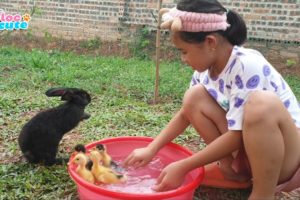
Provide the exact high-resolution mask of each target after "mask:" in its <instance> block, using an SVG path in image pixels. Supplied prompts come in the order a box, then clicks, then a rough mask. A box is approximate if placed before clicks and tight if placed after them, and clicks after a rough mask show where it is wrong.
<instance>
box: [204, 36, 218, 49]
mask: <svg viewBox="0 0 300 200" xmlns="http://www.w3.org/2000/svg"><path fill="white" fill-rule="evenodd" d="M205 43H206V45H207V46H208V48H209V50H211V51H215V50H216V49H217V44H218V40H217V38H216V36H215V35H208V36H206V38H205Z"/></svg>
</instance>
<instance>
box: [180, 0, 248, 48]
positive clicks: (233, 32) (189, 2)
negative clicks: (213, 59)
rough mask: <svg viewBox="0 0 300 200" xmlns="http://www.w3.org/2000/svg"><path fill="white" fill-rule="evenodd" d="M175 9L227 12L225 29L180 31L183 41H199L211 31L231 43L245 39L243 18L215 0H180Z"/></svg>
mask: <svg viewBox="0 0 300 200" xmlns="http://www.w3.org/2000/svg"><path fill="white" fill-rule="evenodd" d="M177 9H178V10H181V11H187V12H197V13H215V14H223V13H227V22H228V24H230V27H228V28H227V29H226V30H225V31H222V30H220V31H213V32H185V31H182V32H180V33H179V34H180V37H181V39H182V40H184V41H185V42H197V43H201V42H203V41H204V40H205V38H206V36H207V35H209V34H211V33H219V34H220V35H222V36H223V37H225V38H226V39H227V40H228V41H229V42H230V43H231V44H232V45H239V46H240V45H242V44H243V43H244V42H245V41H246V39H247V27H246V24H245V21H244V20H243V18H242V17H241V16H240V15H239V14H238V13H236V12H235V11H232V10H229V11H227V9H226V8H224V7H223V6H222V4H220V3H219V2H218V1H217V0H181V1H179V2H178V4H177Z"/></svg>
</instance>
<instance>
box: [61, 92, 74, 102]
mask: <svg viewBox="0 0 300 200" xmlns="http://www.w3.org/2000/svg"><path fill="white" fill-rule="evenodd" d="M72 98H73V92H72V91H70V90H66V91H65V93H64V94H63V95H62V96H61V100H62V101H70V100H71V99H72Z"/></svg>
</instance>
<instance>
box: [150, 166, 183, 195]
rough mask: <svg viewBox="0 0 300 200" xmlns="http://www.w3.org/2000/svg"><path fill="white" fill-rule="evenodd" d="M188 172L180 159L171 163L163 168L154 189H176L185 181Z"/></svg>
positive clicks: (158, 190)
mask: <svg viewBox="0 0 300 200" xmlns="http://www.w3.org/2000/svg"><path fill="white" fill-rule="evenodd" d="M186 173H187V172H185V170H184V165H183V164H182V163H181V162H180V161H177V162H174V163H171V164H169V165H168V166H167V167H165V168H164V169H163V170H162V172H161V173H160V175H159V177H158V179H157V183H156V185H155V186H153V187H152V189H153V190H155V191H157V192H162V191H167V190H172V189H176V188H178V187H179V186H180V185H181V184H182V183H183V181H184V178H185V175H186Z"/></svg>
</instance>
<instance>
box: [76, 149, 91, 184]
mask: <svg viewBox="0 0 300 200" xmlns="http://www.w3.org/2000/svg"><path fill="white" fill-rule="evenodd" d="M72 162H73V163H75V164H77V165H78V166H77V168H76V172H77V173H78V174H79V176H80V177H82V178H83V179H84V180H86V181H88V182H90V183H95V178H94V176H93V174H92V172H91V171H89V170H88V169H86V163H87V157H86V155H85V154H83V153H82V152H80V153H78V154H77V155H76V156H75V157H74V158H73V160H72Z"/></svg>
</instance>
